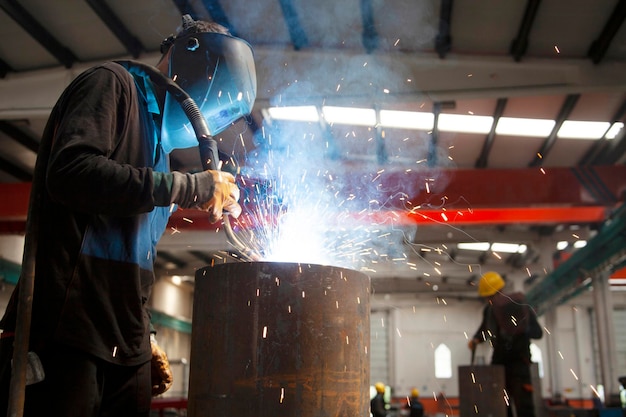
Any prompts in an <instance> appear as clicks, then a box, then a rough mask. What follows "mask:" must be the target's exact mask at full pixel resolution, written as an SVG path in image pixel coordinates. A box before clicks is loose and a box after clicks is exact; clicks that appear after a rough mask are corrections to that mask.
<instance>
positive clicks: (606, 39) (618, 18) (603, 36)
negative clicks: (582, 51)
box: [587, 0, 626, 64]
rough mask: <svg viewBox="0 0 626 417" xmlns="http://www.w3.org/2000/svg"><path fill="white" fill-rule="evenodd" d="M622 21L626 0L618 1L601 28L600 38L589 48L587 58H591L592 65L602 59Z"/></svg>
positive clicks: (625, 11) (625, 13)
mask: <svg viewBox="0 0 626 417" xmlns="http://www.w3.org/2000/svg"><path fill="white" fill-rule="evenodd" d="M624 19H626V0H620V1H619V2H617V4H616V5H615V8H614V9H613V13H611V16H609V19H608V20H607V22H606V24H605V25H604V28H602V32H601V33H600V36H598V38H596V39H595V40H594V41H593V42H592V43H591V46H590V47H589V51H588V52H587V56H588V57H589V58H591V61H592V62H593V63H594V64H599V63H600V61H602V59H603V58H604V55H605V54H606V52H607V51H608V49H609V47H610V46H611V42H613V38H614V37H615V34H616V33H617V31H618V30H619V28H620V27H621V26H622V23H624Z"/></svg>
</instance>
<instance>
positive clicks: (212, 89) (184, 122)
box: [161, 15, 256, 153]
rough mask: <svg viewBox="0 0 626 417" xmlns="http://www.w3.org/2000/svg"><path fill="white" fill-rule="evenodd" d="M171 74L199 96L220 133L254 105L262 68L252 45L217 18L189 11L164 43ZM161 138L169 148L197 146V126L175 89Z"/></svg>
mask: <svg viewBox="0 0 626 417" xmlns="http://www.w3.org/2000/svg"><path fill="white" fill-rule="evenodd" d="M161 52H162V53H163V54H164V58H163V59H167V60H168V71H169V73H168V74H167V75H168V76H169V77H170V78H172V79H173V80H174V81H175V82H176V83H177V84H178V85H179V86H180V87H182V89H183V90H185V92H186V93H187V94H189V96H190V97H191V98H192V99H193V100H194V101H195V102H196V104H197V105H198V108H199V109H200V112H201V113H202V115H203V116H204V119H205V120H206V123H207V127H208V129H209V133H210V134H211V135H216V134H217V133H219V132H221V131H223V130H224V129H226V128H227V127H228V126H230V125H231V124H232V123H234V122H236V121H237V120H238V119H240V118H241V117H244V116H247V115H249V114H250V112H251V111H252V106H253V104H254V100H255V98H256V72H255V66H254V57H253V53H252V47H251V46H250V45H249V44H248V43H247V42H246V41H244V40H243V39H239V38H237V37H234V36H231V35H230V34H229V32H228V30H227V29H226V28H224V27H223V26H221V25H218V24H216V23H209V22H204V21H194V20H193V19H192V18H191V16H189V15H184V16H183V27H182V29H181V30H180V31H179V32H178V34H177V35H175V36H170V37H168V38H167V39H165V40H164V41H163V43H162V44H161ZM161 141H162V144H163V149H164V151H165V152H168V153H169V152H170V151H171V150H173V149H178V148H190V147H192V146H197V145H198V141H197V138H196V136H195V132H194V130H193V128H192V126H191V123H190V122H189V120H188V118H187V116H186V114H185V112H184V111H183V109H182V108H181V106H180V104H179V103H178V101H177V100H176V98H175V97H173V96H172V93H170V92H168V93H167V94H166V97H165V107H164V110H163V125H162V131H161Z"/></svg>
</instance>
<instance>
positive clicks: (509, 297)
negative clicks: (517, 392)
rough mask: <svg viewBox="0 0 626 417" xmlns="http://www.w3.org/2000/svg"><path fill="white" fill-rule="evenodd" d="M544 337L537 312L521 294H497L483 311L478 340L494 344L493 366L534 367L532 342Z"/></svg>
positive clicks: (477, 333) (490, 299)
mask: <svg viewBox="0 0 626 417" xmlns="http://www.w3.org/2000/svg"><path fill="white" fill-rule="evenodd" d="M542 334H543V331H542V330H541V326H540V325H539V323H538V321H537V316H536V314H535V312H534V311H533V309H532V308H531V306H529V305H528V304H527V303H526V299H525V297H524V296H523V295H522V294H521V293H513V294H503V293H496V294H495V295H494V296H492V297H490V298H489V302H488V303H487V305H486V306H485V308H484V309H483V318H482V322H481V324H480V326H479V328H478V330H477V331H476V333H475V334H474V338H475V339H478V340H481V341H485V340H489V341H490V342H491V344H492V345H493V355H492V359H491V363H492V364H495V365H498V364H500V365H506V364H509V363H511V362H516V361H518V362H523V363H526V364H530V340H531V339H540V338H541V337H542Z"/></svg>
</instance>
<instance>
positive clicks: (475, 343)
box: [467, 339, 480, 350]
mask: <svg viewBox="0 0 626 417" xmlns="http://www.w3.org/2000/svg"><path fill="white" fill-rule="evenodd" d="M479 343H480V340H478V339H470V341H469V342H468V343H467V347H468V348H469V349H470V350H474V349H476V346H478V344H479Z"/></svg>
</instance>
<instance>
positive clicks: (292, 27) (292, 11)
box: [278, 0, 309, 51]
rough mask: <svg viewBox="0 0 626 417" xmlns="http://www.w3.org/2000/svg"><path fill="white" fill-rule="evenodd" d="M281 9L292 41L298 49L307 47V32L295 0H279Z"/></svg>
mask: <svg viewBox="0 0 626 417" xmlns="http://www.w3.org/2000/svg"><path fill="white" fill-rule="evenodd" d="M278 3H279V4H280V9H281V10H282V12H283V17H284V18H285V22H286V23H287V29H288V30H289V36H291V43H292V44H293V48H294V49H295V50H296V51H299V50H300V49H302V48H305V47H306V46H308V44H309V40H308V38H307V36H306V32H305V31H304V29H303V28H302V25H301V24H300V17H299V16H298V11H297V10H296V7H295V6H294V4H293V0H279V1H278Z"/></svg>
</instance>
